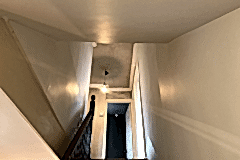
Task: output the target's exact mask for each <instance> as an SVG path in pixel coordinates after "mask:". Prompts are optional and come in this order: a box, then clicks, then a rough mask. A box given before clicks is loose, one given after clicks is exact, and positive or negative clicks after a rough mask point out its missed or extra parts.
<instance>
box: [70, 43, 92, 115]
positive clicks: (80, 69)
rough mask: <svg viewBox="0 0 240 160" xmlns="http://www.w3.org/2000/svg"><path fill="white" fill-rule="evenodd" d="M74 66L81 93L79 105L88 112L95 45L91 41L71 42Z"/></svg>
mask: <svg viewBox="0 0 240 160" xmlns="http://www.w3.org/2000/svg"><path fill="white" fill-rule="evenodd" d="M69 47H70V51H71V55H72V58H73V66H74V68H75V71H76V77H77V82H78V86H79V94H78V95H77V102H78V106H80V108H81V109H80V110H83V111H84V116H86V115H87V113H88V108H87V107H85V106H88V95H89V85H90V76H91V67H92V56H93V46H92V43H91V42H69Z"/></svg>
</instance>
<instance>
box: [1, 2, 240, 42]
mask: <svg viewBox="0 0 240 160" xmlns="http://www.w3.org/2000/svg"><path fill="white" fill-rule="evenodd" d="M239 7H240V0H71V1H65V0H41V1H39V0H31V1H30V0H1V1H0V9H2V11H1V12H0V15H2V16H3V15H5V16H7V17H9V18H10V19H12V20H14V21H16V22H18V23H21V24H25V25H26V26H28V27H31V28H33V29H36V30H39V31H40V32H42V33H45V34H47V35H50V36H52V37H55V38H56V39H60V40H79V41H95V42H98V43H119V42H124V43H134V42H169V41H171V40H173V39H174V38H176V37H178V36H180V35H182V34H184V33H186V32H189V31H191V30H193V29H195V28H197V27H200V26H202V25H204V24H206V23H208V22H210V21H212V20H214V19H216V18H218V17H221V16H222V15H224V14H226V13H228V12H231V11H233V10H235V9H237V8H239Z"/></svg>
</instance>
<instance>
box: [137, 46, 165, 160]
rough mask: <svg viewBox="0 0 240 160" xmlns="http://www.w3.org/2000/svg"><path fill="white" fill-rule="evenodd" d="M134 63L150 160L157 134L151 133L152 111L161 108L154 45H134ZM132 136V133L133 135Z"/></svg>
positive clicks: (152, 155)
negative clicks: (138, 75) (137, 65)
mask: <svg viewBox="0 0 240 160" xmlns="http://www.w3.org/2000/svg"><path fill="white" fill-rule="evenodd" d="M133 57H134V62H133V63H136V62H138V63H139V73H140V79H139V80H140V89H141V100H142V108H143V117H144V129H145V140H146V153H147V158H148V159H152V158H153V157H154V154H155V149H156V147H155V148H154V147H153V145H154V144H152V142H153V143H155V142H154V137H155V136H156V135H157V132H153V127H155V126H154V125H153V121H152V118H153V116H154V115H153V113H152V109H153V108H157V107H160V106H161V103H160V98H159V97H160V93H159V87H158V80H157V79H158V74H157V71H158V69H157V62H156V44H151V43H148V44H144V43H136V44H134V47H133ZM133 134H134V133H133Z"/></svg>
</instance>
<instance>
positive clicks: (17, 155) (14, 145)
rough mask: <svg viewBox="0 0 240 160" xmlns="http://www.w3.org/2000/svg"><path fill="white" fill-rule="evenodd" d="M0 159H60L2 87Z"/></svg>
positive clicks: (0, 91) (0, 93) (0, 103)
mask: <svg viewBox="0 0 240 160" xmlns="http://www.w3.org/2000/svg"><path fill="white" fill-rule="evenodd" d="M0 159H1V160H19V159H34V160H42V159H48V160H59V158H58V157H57V156H56V155H55V153H54V152H53V151H52V150H51V148H50V147H49V146H48V145H47V143H46V142H45V141H44V140H43V139H42V137H41V136H40V135H39V134H38V133H37V131H36V130H35V129H34V128H33V126H31V124H30V123H29V122H28V121H27V119H26V118H25V117H24V116H23V114H22V113H21V112H20V111H19V110H18V108H17V107H16V106H15V104H14V103H13V102H12V101H11V100H10V99H9V98H8V96H7V95H6V94H5V93H4V92H3V90H2V89H0Z"/></svg>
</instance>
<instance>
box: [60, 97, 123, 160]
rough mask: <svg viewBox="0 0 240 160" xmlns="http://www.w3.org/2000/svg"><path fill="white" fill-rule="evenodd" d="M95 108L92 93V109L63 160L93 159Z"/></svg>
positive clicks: (119, 159)
mask: <svg viewBox="0 0 240 160" xmlns="http://www.w3.org/2000/svg"><path fill="white" fill-rule="evenodd" d="M94 109H95V96H94V95H92V97H91V102H90V111H89V112H88V114H87V116H86V118H85V119H84V121H83V123H82V124H81V125H80V126H79V127H78V129H77V132H76V133H75V135H74V138H73V140H72V141H71V143H70V144H69V146H68V148H67V150H66V152H65V153H64V155H63V157H62V158H61V160H91V158H90V144H91V135H92V122H93V116H94ZM106 160H127V159H126V158H107V159H106Z"/></svg>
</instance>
